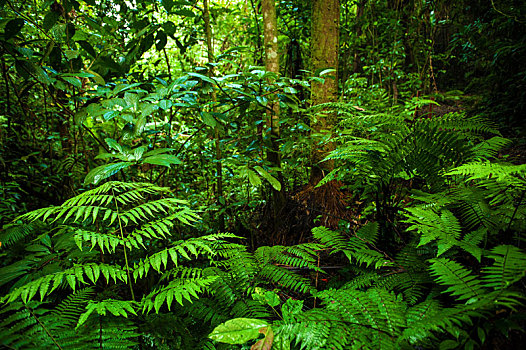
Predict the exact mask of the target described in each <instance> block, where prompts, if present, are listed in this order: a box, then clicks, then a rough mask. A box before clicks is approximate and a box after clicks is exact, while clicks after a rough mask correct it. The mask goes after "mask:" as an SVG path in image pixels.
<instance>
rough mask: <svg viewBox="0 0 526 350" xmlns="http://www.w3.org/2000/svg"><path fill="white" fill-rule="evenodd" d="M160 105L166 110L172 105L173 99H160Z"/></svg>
mask: <svg viewBox="0 0 526 350" xmlns="http://www.w3.org/2000/svg"><path fill="white" fill-rule="evenodd" d="M159 107H160V108H161V109H162V110H163V111H166V110H167V109H169V108H170V107H172V101H170V100H161V101H159Z"/></svg>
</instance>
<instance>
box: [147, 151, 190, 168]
mask: <svg viewBox="0 0 526 350" xmlns="http://www.w3.org/2000/svg"><path fill="white" fill-rule="evenodd" d="M142 162H143V163H148V164H155V165H162V166H166V167H168V168H169V167H170V165H172V164H183V162H181V160H180V159H179V158H177V157H176V156H172V155H170V154H156V155H153V156H150V157H147V158H144V159H143V161H142Z"/></svg>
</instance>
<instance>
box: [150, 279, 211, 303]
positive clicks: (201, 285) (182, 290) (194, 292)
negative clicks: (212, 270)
mask: <svg viewBox="0 0 526 350" xmlns="http://www.w3.org/2000/svg"><path fill="white" fill-rule="evenodd" d="M216 278H217V277H216V276H210V277H201V278H194V279H176V280H173V281H170V283H168V285H167V286H165V287H161V288H159V289H156V290H154V291H152V292H151V293H149V294H148V295H146V296H144V297H143V299H142V300H141V302H140V305H141V306H142V311H143V312H150V311H151V310H152V309H154V308H155V312H159V310H160V308H161V306H162V305H163V304H164V303H166V305H167V306H168V310H170V308H171V306H172V303H173V301H174V300H175V301H177V303H179V304H180V305H183V303H184V301H189V302H192V298H195V299H197V298H199V295H198V293H203V292H204V291H206V290H208V287H209V286H210V285H211V284H212V283H213V282H214V281H215V280H216Z"/></svg>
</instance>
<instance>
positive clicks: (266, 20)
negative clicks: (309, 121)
mask: <svg viewBox="0 0 526 350" xmlns="http://www.w3.org/2000/svg"><path fill="white" fill-rule="evenodd" d="M261 8H262V12H263V38H264V45H265V69H266V70H267V72H272V73H275V74H276V75H278V74H279V53H278V24H277V18H276V3H275V0H262V1H261ZM269 83H271V81H269ZM268 101H269V105H268V109H267V122H266V124H267V129H270V149H269V150H268V151H267V160H268V161H269V162H270V164H271V165H272V166H273V167H277V168H279V167H281V159H280V154H279V137H280V130H279V113H280V110H279V101H278V100H277V99H276V97H275V96H274V95H272V96H269V98H268ZM276 178H277V179H278V180H279V182H280V184H281V189H280V190H279V191H278V190H276V189H273V191H272V197H273V211H274V214H275V216H277V214H278V212H279V211H280V210H281V207H282V206H283V204H284V202H285V196H284V186H283V176H282V175H281V173H280V172H279V173H278V175H277V176H276Z"/></svg>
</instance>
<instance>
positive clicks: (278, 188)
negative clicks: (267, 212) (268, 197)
mask: <svg viewBox="0 0 526 350" xmlns="http://www.w3.org/2000/svg"><path fill="white" fill-rule="evenodd" d="M254 169H255V170H256V171H257V172H258V173H259V175H261V176H262V177H264V178H265V179H266V180H267V181H268V182H269V183H270V184H271V185H272V187H274V189H275V190H276V191H281V184H280V182H279V181H278V180H277V179H276V178H275V177H273V176H272V175H270V174H269V173H268V172H267V171H266V170H265V169H263V168H262V167H260V166H259V165H258V166H255V167H254Z"/></svg>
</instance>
